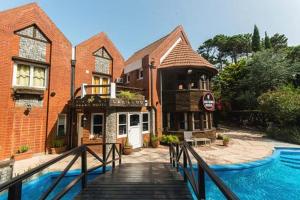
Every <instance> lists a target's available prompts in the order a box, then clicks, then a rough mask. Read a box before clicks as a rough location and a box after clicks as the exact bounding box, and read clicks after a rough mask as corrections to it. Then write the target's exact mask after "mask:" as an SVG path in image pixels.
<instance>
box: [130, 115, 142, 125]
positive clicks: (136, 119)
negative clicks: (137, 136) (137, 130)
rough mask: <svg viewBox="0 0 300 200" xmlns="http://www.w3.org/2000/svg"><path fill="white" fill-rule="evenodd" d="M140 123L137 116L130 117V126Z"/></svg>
mask: <svg viewBox="0 0 300 200" xmlns="http://www.w3.org/2000/svg"><path fill="white" fill-rule="evenodd" d="M139 123H140V116H139V115H130V126H137V125H139Z"/></svg>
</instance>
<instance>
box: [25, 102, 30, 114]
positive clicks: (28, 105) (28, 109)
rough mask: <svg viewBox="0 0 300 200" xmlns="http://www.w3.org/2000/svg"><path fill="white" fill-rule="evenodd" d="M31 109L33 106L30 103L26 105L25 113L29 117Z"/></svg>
mask: <svg viewBox="0 0 300 200" xmlns="http://www.w3.org/2000/svg"><path fill="white" fill-rule="evenodd" d="M31 107H32V106H31V104H29V103H27V104H25V111H24V114H25V115H28V114H29V113H30V111H31Z"/></svg>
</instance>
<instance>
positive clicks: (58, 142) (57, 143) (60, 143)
mask: <svg viewBox="0 0 300 200" xmlns="http://www.w3.org/2000/svg"><path fill="white" fill-rule="evenodd" d="M64 145H65V142H64V141H63V140H53V142H52V147H53V148H60V147H63V146H64Z"/></svg>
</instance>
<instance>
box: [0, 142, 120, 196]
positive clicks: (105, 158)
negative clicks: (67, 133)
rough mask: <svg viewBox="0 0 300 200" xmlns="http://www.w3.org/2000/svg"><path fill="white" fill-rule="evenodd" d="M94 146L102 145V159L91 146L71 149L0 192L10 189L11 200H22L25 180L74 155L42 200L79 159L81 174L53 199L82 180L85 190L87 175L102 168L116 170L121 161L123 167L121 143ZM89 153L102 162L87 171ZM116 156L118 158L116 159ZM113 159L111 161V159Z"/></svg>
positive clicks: (17, 179) (30, 171)
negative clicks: (109, 167) (109, 166)
mask: <svg viewBox="0 0 300 200" xmlns="http://www.w3.org/2000/svg"><path fill="white" fill-rule="evenodd" d="M94 145H102V152H103V153H102V154H103V155H102V158H100V157H99V156H98V155H97V154H96V153H95V152H94V151H93V150H91V149H90V148H89V147H88V146H91V145H88V146H87V145H82V146H79V147H76V148H74V149H71V150H69V151H67V152H65V153H64V154H62V155H60V156H58V157H56V158H54V159H52V160H50V161H48V162H46V163H44V164H42V165H39V166H38V167H36V168H34V169H32V170H29V171H28V172H26V173H24V174H22V175H19V176H16V177H15V178H13V179H12V180H10V181H8V182H6V183H3V184H2V185H0V192H2V191H4V190H6V189H8V199H9V200H20V199H22V183H23V181H24V180H26V179H28V178H30V177H31V176H33V175H34V174H37V173H38V172H40V171H42V170H44V169H46V168H47V167H49V166H51V165H53V164H55V163H57V162H59V161H61V160H63V159H64V158H66V157H68V156H70V155H73V156H74V157H73V159H72V160H71V161H70V162H69V163H68V165H67V166H66V167H65V169H64V170H63V171H62V172H61V174H60V175H59V176H58V177H57V178H56V179H55V180H54V182H53V183H52V184H51V185H50V187H49V188H48V189H47V191H45V192H44V193H43V194H42V195H41V197H40V199H42V200H43V199H46V198H47V197H48V196H49V194H50V193H51V192H52V191H53V190H54V189H55V188H56V186H57V185H58V184H59V183H60V181H61V180H62V179H63V177H64V176H65V175H66V174H67V172H68V171H69V170H70V168H71V167H72V166H73V165H74V163H75V162H76V161H77V159H78V158H79V157H81V173H79V174H78V175H77V176H76V178H74V179H73V180H72V181H71V182H70V183H69V184H68V185H67V186H65V187H64V188H63V189H62V191H60V192H59V193H58V194H56V195H55V197H54V198H53V199H61V198H62V197H63V196H64V195H65V194H66V193H67V192H68V191H69V190H70V189H72V187H73V186H75V185H76V184H77V183H78V182H79V181H80V180H81V188H82V189H84V188H85V187H86V186H87V175H88V173H90V172H92V171H94V170H96V169H98V168H100V167H102V172H103V173H105V172H106V166H107V165H109V164H110V163H112V168H115V166H116V163H115V162H116V161H119V165H121V160H122V157H121V144H119V143H104V144H93V146H94ZM117 145H118V146H119V149H118V148H117ZM107 147H110V148H109V149H110V150H109V152H108V153H106V151H107V149H108V148H107ZM87 153H90V154H91V155H92V156H93V157H95V158H96V160H98V161H99V162H100V164H99V165H97V166H95V167H92V168H90V169H87ZM116 154H117V155H118V157H116ZM110 157H111V160H109V158H110Z"/></svg>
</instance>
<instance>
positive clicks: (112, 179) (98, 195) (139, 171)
mask: <svg viewBox="0 0 300 200" xmlns="http://www.w3.org/2000/svg"><path fill="white" fill-rule="evenodd" d="M75 199H77V200H79V199H87V200H89V199H127V200H129V199H149V200H150V199H151V200H152V199H193V198H192V194H191V192H190V191H189V189H188V187H187V185H186V183H184V181H183V178H182V176H181V175H180V174H179V173H178V172H177V171H176V169H174V168H171V167H170V164H168V163H138V164H129V163H128V164H123V165H121V166H118V167H116V168H115V169H114V170H111V171H109V172H106V173H105V174H102V175H100V176H98V177H97V178H95V179H94V180H93V181H91V182H90V183H89V184H88V186H87V188H85V189H84V190H83V191H82V192H81V193H80V194H78V195H77V196H76V198H75Z"/></svg>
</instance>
